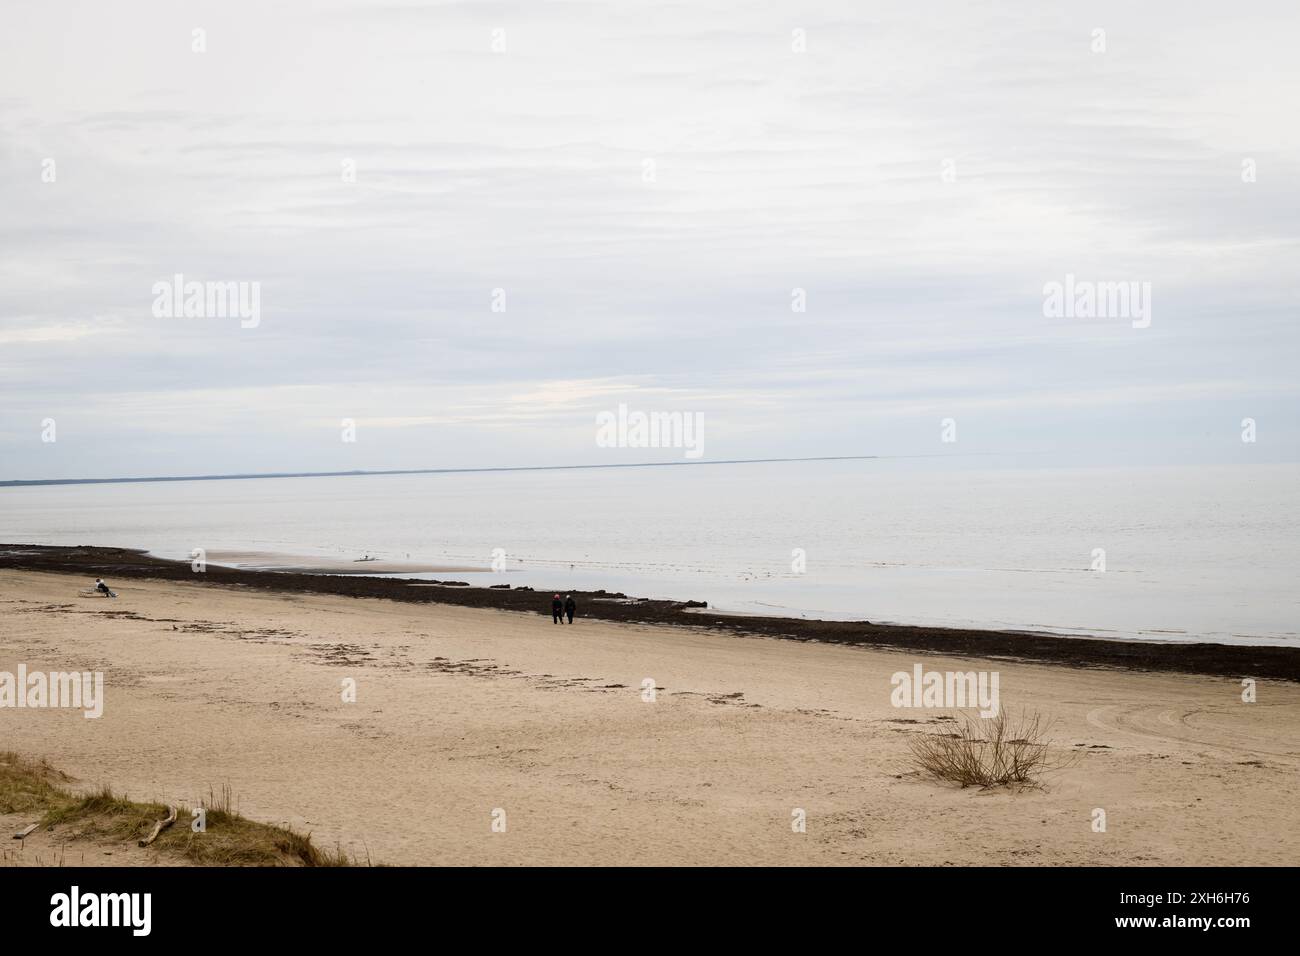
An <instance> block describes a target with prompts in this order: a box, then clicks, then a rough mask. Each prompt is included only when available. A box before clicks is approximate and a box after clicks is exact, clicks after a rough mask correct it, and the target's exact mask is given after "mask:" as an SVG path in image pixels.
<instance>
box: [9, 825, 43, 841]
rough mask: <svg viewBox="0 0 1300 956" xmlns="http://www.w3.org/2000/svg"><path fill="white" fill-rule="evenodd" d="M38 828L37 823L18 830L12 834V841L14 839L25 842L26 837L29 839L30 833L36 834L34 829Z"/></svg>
mask: <svg viewBox="0 0 1300 956" xmlns="http://www.w3.org/2000/svg"><path fill="white" fill-rule="evenodd" d="M38 826H40V824H39V823H33V824H32V825H31V826H28V827H25V828H23V829H22V830H19V831H18V832H17V833H15V834H14V839H15V840H25V839H27V837H29V836H30V835H31V834H32V833H34V832H36V828H37V827H38Z"/></svg>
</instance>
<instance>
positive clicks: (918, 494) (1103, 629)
mask: <svg viewBox="0 0 1300 956" xmlns="http://www.w3.org/2000/svg"><path fill="white" fill-rule="evenodd" d="M1297 489H1300V466H1298V465H1277V466H1230V467H1219V468H1200V467H1198V468H1162V469H1143V470H1069V471H1066V470H1059V471H1050V470H1048V471H1027V470H1017V471H972V470H969V468H963V467H955V466H954V464H953V463H951V462H943V461H939V460H934V461H932V462H916V461H912V462H887V461H861V462H820V463H781V464H775V463H774V464H762V465H717V466H704V467H689V466H688V467H677V468H646V469H611V470H593V471H558V472H504V473H491V474H452V475H417V476H373V477H371V476H365V477H344V478H285V479H257V480H244V481H206V482H177V483H161V484H126V485H69V486H54V487H36V488H4V489H0V541H11V542H29V543H44V544H99V545H117V546H128V547H142V548H148V549H151V550H153V551H154V552H156V553H158V554H161V555H164V556H169V557H187V556H188V554H189V552H190V549H192V548H196V547H202V548H206V549H208V550H210V551H212V550H220V549H259V550H266V551H274V552H286V553H291V554H318V555H323V556H333V557H346V558H355V557H359V556H360V555H361V554H363V553H370V554H372V555H377V556H379V557H385V558H395V559H405V558H406V556H407V555H409V556H410V557H411V559H412V560H424V561H430V562H438V563H441V564H469V565H473V566H476V567H482V568H483V569H484V570H483V572H481V573H475V574H466V573H460V572H458V573H456V574H454V575H449V574H444V575H442V576H443V577H455V578H457V579H464V580H469V581H471V583H475V584H492V583H500V582H502V581H508V582H510V583H513V584H516V585H520V584H531V585H534V586H537V587H540V588H547V589H556V588H560V589H563V588H582V589H592V588H601V587H604V588H607V589H610V590H620V591H625V592H627V593H628V594H630V595H635V596H641V597H672V598H681V599H686V598H693V599H698V600H706V601H708V602H709V604H710V606H711V607H716V608H719V609H722V610H728V611H737V612H753V613H768V614H781V615H790V616H801V615H806V616H809V617H825V618H866V619H869V620H872V621H892V622H904V623H920V624H948V625H958V626H983V627H996V628H1020V629H1034V630H1049V631H1054V632H1058V633H1063V634H1097V635H1105V636H1112V637H1141V638H1143V639H1146V640H1190V639H1197V640H1213V641H1220V642H1230V643H1260V644H1264V643H1267V644H1291V645H1297V646H1300V624H1297V621H1298V620H1300V615H1298V613H1297V612H1298V611H1300V585H1298V584H1297V581H1300V574H1298V573H1297V572H1298V571H1300V504H1298V500H1300V499H1298V496H1297ZM495 548H501V549H503V550H504V551H505V553H506V560H507V567H508V570H507V571H506V572H505V574H504V575H503V574H495V573H493V572H492V571H491V570H490V565H491V560H492V553H493V549H495ZM1096 548H1102V549H1104V550H1105V566H1106V570H1105V572H1104V573H1099V572H1097V571H1093V570H1091V569H1090V566H1091V565H1092V564H1093V562H1094V555H1093V551H1094V549H1096ZM795 549H803V551H804V553H805V554H806V563H807V564H806V570H805V571H803V572H802V573H800V572H797V571H795V570H793V568H792V562H793V561H794V556H793V554H792V552H793V551H794V550H795ZM437 576H438V575H427V577H437Z"/></svg>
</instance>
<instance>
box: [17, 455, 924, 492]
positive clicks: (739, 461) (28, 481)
mask: <svg viewBox="0 0 1300 956" xmlns="http://www.w3.org/2000/svg"><path fill="white" fill-rule="evenodd" d="M899 457H902V458H935V457H939V458H942V457H950V456H943V455H901V456H899V455H819V456H814V457H811V458H727V459H717V460H712V461H631V462H612V463H610V462H607V463H603V464H587V465H499V466H497V467H491V468H386V469H380V470H378V471H364V470H354V471H269V472H250V473H248V474H233V475H158V476H148V477H139V478H10V479H6V480H3V481H0V488H29V487H33V486H39V485H126V484H140V483H143V482H152V481H251V480H253V479H257V478H358V477H366V476H371V477H373V476H376V475H465V474H478V473H482V472H495V471H588V470H591V469H596V468H668V467H673V466H676V465H766V464H779V463H784V462H800V461H871V460H874V459H879V458H899Z"/></svg>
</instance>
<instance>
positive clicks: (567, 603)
mask: <svg viewBox="0 0 1300 956" xmlns="http://www.w3.org/2000/svg"><path fill="white" fill-rule="evenodd" d="M577 609H578V602H577V601H575V600H574V599H573V595H572V594H566V595H565V596H564V613H565V614H567V615H569V623H570V624H572V623H573V612H574V611H576V610H577Z"/></svg>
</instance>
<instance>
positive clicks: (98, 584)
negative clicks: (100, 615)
mask: <svg viewBox="0 0 1300 956" xmlns="http://www.w3.org/2000/svg"><path fill="white" fill-rule="evenodd" d="M95 590H96V591H98V592H99V593H100V594H102V595H104V597H107V598H115V597H117V595H116V594H114V593H113V589H112V588H110V587H109V586H108V585H107V584H105V583H104V579H103V578H95ZM557 596H558V595H557Z"/></svg>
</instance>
